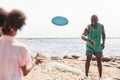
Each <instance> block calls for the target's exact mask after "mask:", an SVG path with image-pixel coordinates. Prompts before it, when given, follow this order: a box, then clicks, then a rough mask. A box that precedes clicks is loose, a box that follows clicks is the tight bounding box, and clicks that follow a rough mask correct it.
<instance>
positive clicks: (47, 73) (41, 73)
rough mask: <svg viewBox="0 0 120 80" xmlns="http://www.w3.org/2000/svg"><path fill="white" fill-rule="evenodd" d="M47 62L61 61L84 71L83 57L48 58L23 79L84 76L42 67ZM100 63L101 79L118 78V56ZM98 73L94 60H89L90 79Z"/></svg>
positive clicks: (77, 79)
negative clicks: (101, 68) (101, 66)
mask: <svg viewBox="0 0 120 80" xmlns="http://www.w3.org/2000/svg"><path fill="white" fill-rule="evenodd" d="M48 62H57V63H62V64H65V65H67V66H70V67H73V68H76V69H79V70H81V71H83V72H85V70H84V66H85V59H82V58H80V59H60V60H48V61H47V62H46V61H45V62H43V63H42V64H39V65H36V66H35V67H34V68H33V69H32V71H31V72H30V73H29V74H28V75H27V76H26V77H25V79H24V80H83V79H84V77H85V74H82V75H79V74H74V73H71V72H68V71H62V70H57V69H52V70H48V69H46V68H45V67H44V65H45V64H46V63H48ZM102 65H103V80H120V57H114V58H113V59H112V60H111V61H109V62H102ZM98 75H99V74H98V69H97V64H96V61H91V67H90V71H89V78H90V80H98V78H99V76H98Z"/></svg>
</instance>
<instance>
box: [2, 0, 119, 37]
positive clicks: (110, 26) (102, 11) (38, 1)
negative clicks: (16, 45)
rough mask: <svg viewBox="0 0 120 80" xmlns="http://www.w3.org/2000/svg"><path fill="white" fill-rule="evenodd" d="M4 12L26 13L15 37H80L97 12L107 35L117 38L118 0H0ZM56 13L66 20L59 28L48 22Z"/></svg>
mask: <svg viewBox="0 0 120 80" xmlns="http://www.w3.org/2000/svg"><path fill="white" fill-rule="evenodd" d="M0 7H2V8H4V9H5V10H7V11H11V10H12V9H19V10H21V11H23V12H24V14H25V15H26V16H27V20H26V25H25V26H24V27H23V28H22V29H21V30H20V31H18V34H17V36H16V37H18V38H80V37H81V34H82V33H83V31H84V29H85V28H86V26H87V25H88V24H90V23H91V22H90V17H91V15H93V14H96V15H97V16H98V18H99V23H102V24H103V25H104V27H105V33H106V36H107V37H120V30H119V29H120V28H119V27H120V9H119V8H120V0H0ZM55 16H63V17H66V18H67V19H68V20H69V23H68V24H67V25H65V26H62V27H59V26H56V25H54V24H52V23H51V20H52V18H53V17H55Z"/></svg>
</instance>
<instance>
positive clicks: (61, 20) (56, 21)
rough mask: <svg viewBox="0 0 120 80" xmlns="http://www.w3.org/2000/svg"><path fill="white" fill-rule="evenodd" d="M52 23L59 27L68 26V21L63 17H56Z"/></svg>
mask: <svg viewBox="0 0 120 80" xmlns="http://www.w3.org/2000/svg"><path fill="white" fill-rule="evenodd" d="M52 23H53V24H54V25H57V26H65V25H67V24H68V19H67V18H65V17H62V16H56V17H53V18H52Z"/></svg>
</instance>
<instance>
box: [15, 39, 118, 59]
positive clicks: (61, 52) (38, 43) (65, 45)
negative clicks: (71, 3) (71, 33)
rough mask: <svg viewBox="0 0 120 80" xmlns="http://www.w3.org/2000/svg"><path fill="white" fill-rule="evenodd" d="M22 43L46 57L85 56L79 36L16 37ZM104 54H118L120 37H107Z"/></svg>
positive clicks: (82, 42) (33, 53)
mask: <svg viewBox="0 0 120 80" xmlns="http://www.w3.org/2000/svg"><path fill="white" fill-rule="evenodd" d="M17 40H18V41H20V42H22V43H24V44H25V45H26V46H27V47H28V49H29V51H30V54H32V55H35V54H37V53H42V54H44V55H46V56H48V57H52V56H58V57H63V56H65V55H77V56H85V52H86V46H85V45H86V42H85V41H83V40H81V39H80V38H17ZM103 55H104V56H120V38H107V39H106V41H105V49H104V50H103Z"/></svg>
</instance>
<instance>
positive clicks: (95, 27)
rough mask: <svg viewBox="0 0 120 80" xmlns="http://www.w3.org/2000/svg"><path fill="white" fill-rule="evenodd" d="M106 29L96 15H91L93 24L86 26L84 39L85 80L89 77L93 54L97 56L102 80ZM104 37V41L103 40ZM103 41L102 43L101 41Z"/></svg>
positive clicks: (100, 79)
mask: <svg viewBox="0 0 120 80" xmlns="http://www.w3.org/2000/svg"><path fill="white" fill-rule="evenodd" d="M105 38H106V36H105V30H104V26H103V25H102V24H100V23H98V17H97V16H96V15H92V16H91V24H89V25H88V26H87V28H85V30H84V32H83V34H82V39H83V40H84V41H86V56H87V59H86V63H85V73H86V77H85V80H89V79H88V72H89V67H90V61H91V59H92V55H95V56H96V60H97V65H98V71H99V80H102V63H101V61H102V56H103V49H104V47H105ZM101 39H102V41H101ZM101 42H102V43H101Z"/></svg>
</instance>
